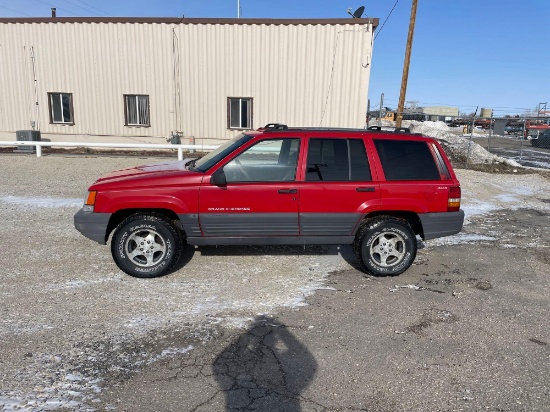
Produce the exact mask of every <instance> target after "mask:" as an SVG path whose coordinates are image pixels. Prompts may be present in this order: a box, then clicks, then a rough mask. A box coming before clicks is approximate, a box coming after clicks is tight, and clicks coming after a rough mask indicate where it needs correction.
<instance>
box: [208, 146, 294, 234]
mask: <svg viewBox="0 0 550 412" xmlns="http://www.w3.org/2000/svg"><path fill="white" fill-rule="evenodd" d="M299 152H300V137H299V136H297V137H276V138H266V139H262V140H258V141H253V142H252V143H250V144H249V145H248V146H247V147H245V148H244V149H242V150H241V151H240V153H239V154H238V155H236V156H233V157H232V158H230V159H228V160H226V161H222V162H223V163H222V165H221V166H220V167H221V168H223V171H224V173H225V176H226V179H227V184H226V185H223V186H216V185H213V184H211V183H210V179H209V178H208V177H207V178H205V179H204V181H203V184H202V186H201V191H200V196H199V220H200V225H201V229H202V233H203V236H205V237H260V238H270V237H277V236H298V234H299V225H298V196H299V193H298V189H299V187H298V184H297V182H296V171H297V164H298V156H299ZM217 169H219V167H217V168H216V170H217Z"/></svg>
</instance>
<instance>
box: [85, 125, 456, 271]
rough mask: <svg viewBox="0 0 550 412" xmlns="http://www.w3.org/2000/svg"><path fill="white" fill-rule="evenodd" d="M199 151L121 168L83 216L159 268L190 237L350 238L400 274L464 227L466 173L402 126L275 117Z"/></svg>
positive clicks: (255, 240)
mask: <svg viewBox="0 0 550 412" xmlns="http://www.w3.org/2000/svg"><path fill="white" fill-rule="evenodd" d="M271 126H272V127H266V128H264V129H262V130H261V131H251V132H246V133H243V134H241V135H239V136H237V137H235V138H234V139H233V140H231V141H228V142H227V143H226V144H224V145H222V146H220V147H219V148H217V149H216V150H215V151H213V152H211V153H209V154H208V155H206V156H204V157H202V158H200V159H191V160H190V159H187V160H184V161H179V162H172V163H167V164H161V165H151V166H140V167H136V168H132V169H125V170H119V171H116V172H112V173H110V174H108V175H106V176H103V177H101V178H100V179H98V180H97V181H96V182H95V183H94V184H93V185H92V186H90V188H89V192H88V196H87V198H86V200H85V204H84V207H83V208H82V209H81V210H80V211H78V212H77V213H76V215H75V217H74V223H75V227H76V228H77V229H78V230H79V231H80V232H81V233H82V234H83V235H84V236H86V237H88V238H90V239H92V240H95V241H96V242H99V243H101V244H106V243H107V240H108V238H109V235H110V234H111V232H112V233H113V235H112V239H111V253H112V255H113V258H114V260H115V262H116V264H117V265H118V267H119V268H120V269H122V270H123V271H124V272H126V273H128V274H129V275H132V276H136V277H144V278H149V277H156V276H161V275H164V274H167V273H169V272H171V271H173V270H174V268H175V267H176V265H177V263H178V261H179V259H180V257H181V255H182V251H183V249H184V247H186V244H190V245H274V244H277V245H283V244H286V245H288V244H300V245H302V244H304V245H306V244H352V245H353V248H354V250H355V254H356V256H357V260H358V263H359V265H360V267H361V268H362V269H363V270H364V271H365V272H366V273H369V274H372V275H397V274H400V273H402V272H404V271H405V270H406V269H407V268H408V267H409V266H410V265H411V264H412V262H413V261H414V259H415V257H416V250H417V236H418V237H420V238H422V239H424V240H426V239H433V238H437V237H442V236H448V235H453V234H455V233H458V232H460V230H461V229H462V224H463V221H464V212H463V211H462V210H461V209H460V183H459V182H458V180H457V178H456V176H455V174H454V172H453V169H452V167H451V164H450V162H449V160H448V159H447V156H446V155H445V152H444V151H443V149H442V148H441V146H440V145H439V143H438V142H437V141H436V140H434V139H432V138H428V137H424V136H421V135H415V134H411V133H409V132H408V130H407V129H396V131H395V132H385V131H382V130H380V128H376V129H377V130H370V129H369V130H365V129H359V130H356V129H354V130H348V129H307V128H289V127H286V126H284V125H271Z"/></svg>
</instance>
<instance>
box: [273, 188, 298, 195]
mask: <svg viewBox="0 0 550 412" xmlns="http://www.w3.org/2000/svg"><path fill="white" fill-rule="evenodd" d="M277 192H279V193H281V194H294V193H298V189H279V190H278V191H277Z"/></svg>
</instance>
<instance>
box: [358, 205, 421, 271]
mask: <svg viewBox="0 0 550 412" xmlns="http://www.w3.org/2000/svg"><path fill="white" fill-rule="evenodd" d="M353 248H354V251H355V256H356V258H357V261H358V262H359V265H360V266H361V269H362V270H363V271H365V272H367V273H369V274H371V275H374V276H392V275H399V274H401V273H403V272H404V271H405V270H407V269H408V268H409V266H411V264H412V262H413V261H414V259H415V257H416V236H415V234H414V232H413V230H412V229H411V227H410V225H409V224H408V223H407V221H405V220H402V219H398V218H395V217H392V216H379V217H376V218H373V219H370V220H368V221H367V222H366V223H364V224H363V226H362V227H361V228H360V229H359V232H358V234H357V236H356V238H355V243H354V245H353Z"/></svg>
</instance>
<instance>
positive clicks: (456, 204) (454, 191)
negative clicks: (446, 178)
mask: <svg viewBox="0 0 550 412" xmlns="http://www.w3.org/2000/svg"><path fill="white" fill-rule="evenodd" d="M460 196H461V192H460V186H458V187H450V188H449V200H448V201H447V212H458V211H459V210H460Z"/></svg>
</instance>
